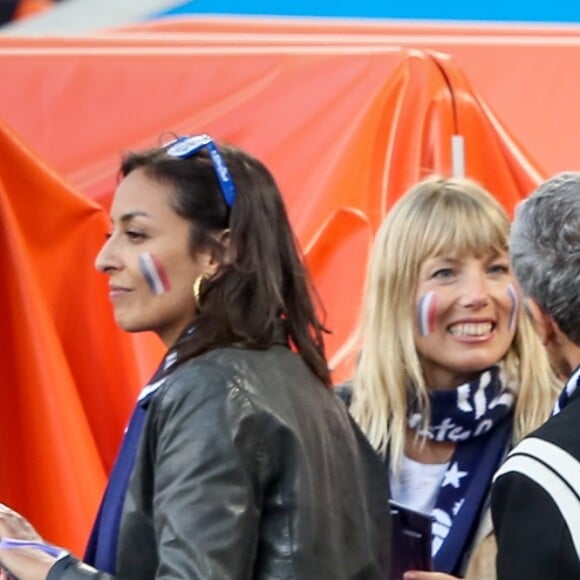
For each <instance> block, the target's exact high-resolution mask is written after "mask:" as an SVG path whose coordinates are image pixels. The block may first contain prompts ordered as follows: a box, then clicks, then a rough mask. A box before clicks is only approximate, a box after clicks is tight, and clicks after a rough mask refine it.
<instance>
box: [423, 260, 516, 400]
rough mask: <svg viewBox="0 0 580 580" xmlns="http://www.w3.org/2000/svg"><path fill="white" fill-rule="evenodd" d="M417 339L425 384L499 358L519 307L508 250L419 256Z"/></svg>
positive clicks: (465, 376)
mask: <svg viewBox="0 0 580 580" xmlns="http://www.w3.org/2000/svg"><path fill="white" fill-rule="evenodd" d="M415 300H416V305H417V314H416V318H415V330H414V334H415V345H416V348H417V352H418V354H419V358H420V360H421V364H422V367H423V372H424V375H425V380H426V384H427V386H428V387H429V388H433V389H446V388H453V387H456V386H458V385H460V384H462V383H464V382H465V381H467V380H469V379H470V378H471V377H472V376H473V375H475V374H477V373H478V372H479V371H481V370H483V369H485V368H487V367H489V366H491V365H493V364H495V363H497V362H499V361H500V360H501V359H502V358H503V357H504V356H505V354H506V353H507V351H508V349H509V347H510V345H511V343H512V341H513V339H514V335H515V321H516V319H517V311H518V308H519V298H518V293H517V290H516V282H515V279H514V277H513V275H512V273H511V271H510V266H509V258H508V255H507V252H502V253H500V254H495V253H494V254H489V255H484V256H482V257H476V256H474V255H465V256H459V257H457V256H446V255H443V256H437V257H431V258H428V259H427V260H425V261H424V262H423V264H422V265H421V268H420V271H419V281H418V285H417V291H416V295H415Z"/></svg>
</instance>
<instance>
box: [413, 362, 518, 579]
mask: <svg viewBox="0 0 580 580" xmlns="http://www.w3.org/2000/svg"><path fill="white" fill-rule="evenodd" d="M429 398H430V402H431V420H430V423H429V428H428V429H427V430H426V431H421V430H420V423H421V419H422V416H421V414H420V413H418V412H413V411H411V413H410V415H409V420H408V422H409V426H410V427H411V428H412V429H415V430H417V431H419V433H420V434H422V435H425V436H426V437H427V438H428V439H431V440H435V441H451V442H454V443H456V446H455V451H454V453H453V456H452V457H451V460H450V461H449V467H448V469H447V471H446V472H445V475H444V477H443V482H442V484H441V489H440V490H439V494H438V496H437V501H436V503H435V509H434V510H433V513H432V515H433V526H432V532H433V544H432V554H433V564H434V570H437V571H438V572H445V573H447V574H457V571H458V569H459V568H460V567H461V564H462V559H463V555H464V553H465V550H466V549H467V547H468V546H469V543H470V541H471V539H472V537H473V534H474V533H475V530H476V528H477V525H478V523H479V517H480V514H481V511H482V508H483V505H484V503H485V501H486V498H487V495H488V493H489V488H490V486H491V480H492V477H493V474H494V472H495V471H496V469H497V468H498V467H499V465H500V463H501V461H502V460H503V458H504V455H505V451H506V449H507V446H508V443H509V440H510V437H511V430H512V408H513V404H514V396H513V393H512V391H511V390H510V389H509V388H508V386H507V385H505V382H504V380H503V377H502V376H501V370H500V368H499V367H498V366H495V367H491V368H490V369H487V370H486V371H484V372H483V373H482V374H481V375H480V376H479V377H478V378H477V379H476V380H474V381H471V382H469V383H466V384H464V385H461V386H460V387H458V388H456V389H452V390H449V391H430V392H429Z"/></svg>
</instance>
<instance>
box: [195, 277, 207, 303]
mask: <svg viewBox="0 0 580 580" xmlns="http://www.w3.org/2000/svg"><path fill="white" fill-rule="evenodd" d="M204 279H205V276H204V275H203V274H200V275H199V276H198V277H197V278H196V279H195V280H194V282H193V297H194V298H195V303H196V304H199V295H200V293H201V283H202V282H203V280H204Z"/></svg>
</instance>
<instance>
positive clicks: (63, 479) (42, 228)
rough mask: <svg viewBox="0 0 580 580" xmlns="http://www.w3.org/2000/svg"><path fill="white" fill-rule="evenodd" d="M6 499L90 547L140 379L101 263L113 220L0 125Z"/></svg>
mask: <svg viewBox="0 0 580 580" xmlns="http://www.w3.org/2000/svg"><path fill="white" fill-rule="evenodd" d="M0 219H1V220H2V227H1V228H0V231H1V234H0V255H1V259H2V264H3V268H2V277H3V280H2V282H1V283H0V293H1V300H0V304H2V305H3V306H2V321H3V322H2V337H3V339H2V352H1V353H0V373H1V375H2V378H3V385H4V388H3V390H2V405H1V406H0V473H1V474H2V476H1V477H0V498H1V501H2V502H5V503H7V504H9V505H11V506H13V507H14V508H15V509H17V510H19V511H22V512H23V513H24V514H26V515H27V517H29V518H30V519H31V521H32V522H34V524H35V526H37V528H38V530H39V532H40V533H41V534H43V535H45V536H46V537H47V538H50V540H51V541H53V542H55V543H57V544H62V545H66V546H70V548H71V549H74V550H75V551H76V552H77V553H82V549H83V547H84V544H85V541H86V537H87V533H88V530H89V526H90V524H91V522H92V519H93V517H94V515H95V513H96V508H97V506H98V501H99V499H100V496H101V493H102V491H103V486H104V482H105V477H106V473H108V470H109V468H110V466H111V463H112V460H113V459H114V456H115V453H116V449H117V445H118V441H119V438H120V436H121V433H122V430H123V428H124V426H125V424H126V421H127V419H128V414H129V409H130V407H131V406H132V404H133V402H134V399H135V396H136V392H137V388H138V384H139V378H138V373H137V372H136V363H135V355H134V354H133V346H132V343H131V342H130V340H129V337H128V336H127V335H124V334H122V333H121V331H120V330H119V329H118V328H117V327H116V325H115V323H114V322H113V320H112V316H111V308H110V304H109V303H108V297H107V284H106V280H105V277H104V276H102V275H99V274H97V273H96V272H95V271H94V270H93V260H94V258H95V256H96V253H97V251H98V248H99V247H100V245H101V244H102V243H103V240H104V236H105V233H106V232H107V230H108V227H109V226H108V223H107V219H106V217H105V212H104V211H103V210H102V208H100V207H99V206H98V205H97V204H95V203H93V202H91V201H89V200H88V199H86V198H85V197H82V196H80V195H78V194H77V193H75V192H73V191H72V190H71V189H69V188H68V187H66V186H65V185H64V184H63V182H62V181H61V180H60V179H59V178H58V177H57V176H56V174H54V173H53V172H52V171H51V170H50V169H49V168H48V167H47V166H46V165H44V164H43V163H42V162H41V161H39V160H38V159H37V158H35V157H34V155H32V154H31V153H30V151H28V150H27V149H26V148H25V147H24V145H23V144H22V143H21V142H20V141H19V140H18V139H17V138H16V137H15V136H14V135H13V134H12V133H11V132H9V131H8V130H7V129H6V127H4V126H0Z"/></svg>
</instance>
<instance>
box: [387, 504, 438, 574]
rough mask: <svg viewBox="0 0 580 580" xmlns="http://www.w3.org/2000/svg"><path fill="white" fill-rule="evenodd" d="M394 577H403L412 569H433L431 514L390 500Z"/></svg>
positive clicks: (392, 571)
mask: <svg viewBox="0 0 580 580" xmlns="http://www.w3.org/2000/svg"><path fill="white" fill-rule="evenodd" d="M389 505H390V507H391V517H392V522H393V527H392V536H391V548H392V550H391V580H402V578H403V574H404V573H405V572H407V571H408V570H427V571H429V570H432V569H433V563H432V560H431V540H432V536H431V523H432V518H431V516H430V515H427V514H424V513H421V512H416V511H414V510H412V509H409V508H408V507H405V506H403V505H400V504H398V503H396V502H394V501H390V502H389Z"/></svg>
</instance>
